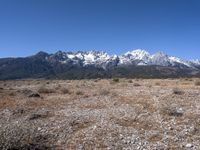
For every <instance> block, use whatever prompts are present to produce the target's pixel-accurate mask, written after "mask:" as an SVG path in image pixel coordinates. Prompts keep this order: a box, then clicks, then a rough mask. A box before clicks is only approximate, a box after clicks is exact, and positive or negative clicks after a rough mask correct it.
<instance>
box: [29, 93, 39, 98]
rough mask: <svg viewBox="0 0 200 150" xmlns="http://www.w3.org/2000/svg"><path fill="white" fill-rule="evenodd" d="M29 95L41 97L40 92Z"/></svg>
mask: <svg viewBox="0 0 200 150" xmlns="http://www.w3.org/2000/svg"><path fill="white" fill-rule="evenodd" d="M28 97H40V94H39V93H31V94H30V95H29V96H28Z"/></svg>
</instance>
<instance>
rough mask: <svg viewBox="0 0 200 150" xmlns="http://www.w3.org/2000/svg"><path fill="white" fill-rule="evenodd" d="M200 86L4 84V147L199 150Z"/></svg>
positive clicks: (0, 85) (157, 82) (0, 101)
mask: <svg viewBox="0 0 200 150" xmlns="http://www.w3.org/2000/svg"><path fill="white" fill-rule="evenodd" d="M199 81H200V80H198V79H173V80H172V79H163V80H161V79H154V80H153V79H145V80H143V79H132V80H130V79H117V78H115V79H110V80H101V79H96V80H79V81H78V80H74V81H69V80H65V81H64V80H48V81H47V80H19V81H0V149H2V150H8V149H12V150H20V149H23V150H30V149H38V150H40V149H58V150H60V149H69V150H73V149H85V150H90V149H91V150H93V149H133V150H135V149H140V150H153V149H154V150H187V149H191V150H199V149H200V136H199V135H200V86H199V85H200V84H199Z"/></svg>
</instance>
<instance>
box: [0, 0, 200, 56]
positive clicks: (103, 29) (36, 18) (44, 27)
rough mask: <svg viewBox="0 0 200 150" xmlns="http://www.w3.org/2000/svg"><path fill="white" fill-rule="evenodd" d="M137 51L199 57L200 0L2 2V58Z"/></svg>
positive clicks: (0, 4) (0, 9)
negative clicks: (55, 53)
mask: <svg viewBox="0 0 200 150" xmlns="http://www.w3.org/2000/svg"><path fill="white" fill-rule="evenodd" d="M137 48H141V49H146V50H148V51H149V52H150V53H154V52H156V51H164V52H166V53H168V54H169V55H174V56H180V57H182V58H185V59H193V58H198V59H200V1H199V0H0V57H8V56H28V55H31V54H34V53H36V52H38V51H40V50H43V51H46V52H50V53H53V52H55V51H57V50H64V51H76V50H93V49H96V50H104V51H106V52H108V53H109V54H114V53H115V54H122V53H124V52H126V51H128V50H133V49H137Z"/></svg>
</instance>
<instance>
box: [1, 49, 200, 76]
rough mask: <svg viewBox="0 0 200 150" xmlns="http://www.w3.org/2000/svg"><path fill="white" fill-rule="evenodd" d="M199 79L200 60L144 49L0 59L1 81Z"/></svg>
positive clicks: (59, 52)
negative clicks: (144, 78) (112, 52)
mask: <svg viewBox="0 0 200 150" xmlns="http://www.w3.org/2000/svg"><path fill="white" fill-rule="evenodd" d="M115 76H117V77H158V78H159V77H183V76H184V77H188V76H200V61H199V60H191V61H188V60H183V59H181V58H178V57H174V56H169V55H167V54H165V53H163V52H158V53H155V54H150V53H149V52H147V51H145V50H141V49H137V50H133V51H128V52H126V53H124V54H122V55H119V56H118V55H109V54H107V53H105V52H102V51H86V52H85V51H77V52H64V51H58V52H56V53H54V54H48V53H46V52H39V53H37V54H36V55H33V56H30V57H25V58H2V59H0V80H1V79H3V80H4V79H19V78H47V77H48V78H64V79H82V78H97V77H99V78H110V77H115Z"/></svg>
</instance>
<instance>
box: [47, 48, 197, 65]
mask: <svg viewBox="0 0 200 150" xmlns="http://www.w3.org/2000/svg"><path fill="white" fill-rule="evenodd" d="M48 60H50V61H53V62H60V63H62V64H67V63H73V64H79V65H81V64H82V65H83V66H87V65H95V66H99V67H102V68H107V66H117V65H140V66H141V65H158V66H181V67H184V66H185V67H190V68H195V67H196V66H200V61H199V60H193V61H186V60H182V59H180V58H178V57H173V56H168V55H167V54H165V53H163V52H158V53H156V54H153V55H151V54H150V53H148V52H147V51H145V50H142V49H137V50H133V51H128V52H127V53H125V54H123V55H121V56H117V55H113V56H110V55H108V54H107V53H105V52H101V51H88V52H82V51H78V52H62V51H58V52H57V53H55V54H51V55H50V56H49V58H48Z"/></svg>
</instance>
